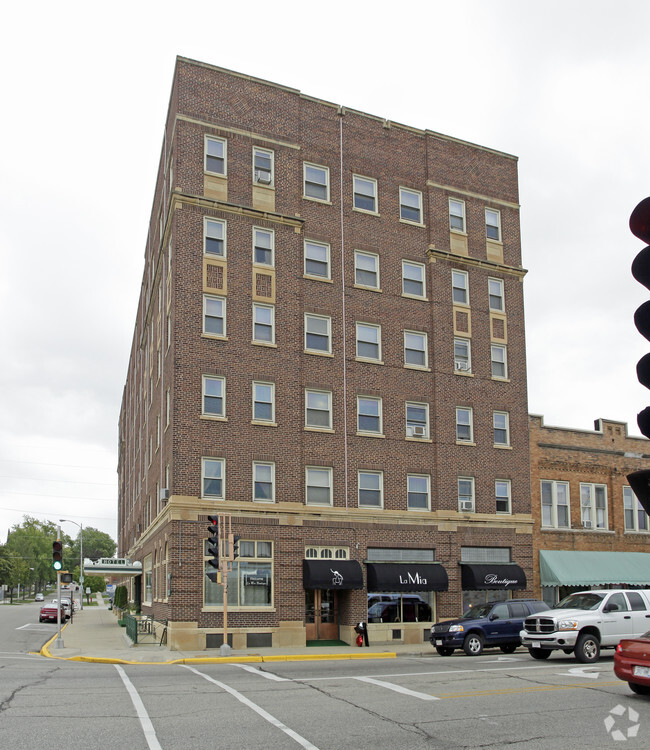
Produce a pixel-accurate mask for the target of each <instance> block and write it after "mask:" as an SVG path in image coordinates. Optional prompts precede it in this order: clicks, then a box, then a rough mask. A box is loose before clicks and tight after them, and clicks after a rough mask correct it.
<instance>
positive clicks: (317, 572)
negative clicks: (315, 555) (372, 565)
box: [302, 559, 363, 589]
mask: <svg viewBox="0 0 650 750" xmlns="http://www.w3.org/2000/svg"><path fill="white" fill-rule="evenodd" d="M302 585H303V588H305V589H362V588H363V571H362V570H361V565H359V563H358V562H357V561H356V560H335V559H331V560H303V561H302Z"/></svg>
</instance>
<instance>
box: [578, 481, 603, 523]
mask: <svg viewBox="0 0 650 750" xmlns="http://www.w3.org/2000/svg"><path fill="white" fill-rule="evenodd" d="M580 520H581V521H582V526H583V528H585V529H606V528H607V486H606V485H604V484H591V483H587V482H584V483H582V482H581V483H580Z"/></svg>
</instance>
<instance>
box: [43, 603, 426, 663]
mask: <svg viewBox="0 0 650 750" xmlns="http://www.w3.org/2000/svg"><path fill="white" fill-rule="evenodd" d="M100 598H101V597H100ZM61 642H62V644H63V646H62V647H61V646H59V645H57V643H58V638H57V636H56V635H55V636H54V638H52V639H50V640H49V641H48V642H47V643H46V644H45V645H44V646H43V648H42V649H41V651H40V653H41V655H42V656H46V657H48V658H51V659H66V660H69V661H89V662H98V663H106V664H183V663H195V664H196V663H216V664H219V663H229V662H239V663H244V662H248V663H250V662H271V661H310V660H323V659H386V658H388V659H394V658H396V657H397V656H431V655H433V653H435V652H434V650H433V648H432V647H431V645H430V644H428V643H420V644H414V645H403V644H382V645H379V646H370V647H362V648H359V647H358V646H321V647H309V648H306V647H293V648H250V649H242V650H234V649H233V651H232V652H231V655H230V656H219V649H209V650H207V651H170V650H169V649H168V648H167V646H158V645H155V644H149V643H147V644H138V645H133V644H132V643H131V640H130V639H129V638H128V637H127V635H126V632H125V629H124V628H122V627H120V626H119V625H118V624H117V618H116V617H115V615H114V613H113V612H112V611H111V610H109V609H108V607H107V606H106V604H104V602H103V600H102V603H101V604H99V606H93V607H85V608H84V609H83V610H82V611H77V612H75V614H74V621H73V622H72V623H68V624H67V625H66V626H65V627H63V628H62V629H61Z"/></svg>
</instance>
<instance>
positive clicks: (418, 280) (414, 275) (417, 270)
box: [402, 260, 426, 299]
mask: <svg viewBox="0 0 650 750" xmlns="http://www.w3.org/2000/svg"><path fill="white" fill-rule="evenodd" d="M402 294H406V295H407V296H409V297H420V298H421V299H423V298H424V297H425V296H426V289H425V287H424V264H422V263H413V262H411V261H409V260H403V261H402Z"/></svg>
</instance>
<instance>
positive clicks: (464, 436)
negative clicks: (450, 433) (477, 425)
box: [456, 406, 474, 443]
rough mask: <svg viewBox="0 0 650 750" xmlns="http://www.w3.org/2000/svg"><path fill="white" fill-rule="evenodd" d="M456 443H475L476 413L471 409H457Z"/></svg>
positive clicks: (460, 407) (458, 407)
mask: <svg viewBox="0 0 650 750" xmlns="http://www.w3.org/2000/svg"><path fill="white" fill-rule="evenodd" d="M456 442H457V443H473V442H474V411H473V409H472V408H471V407H465V406H457V407H456Z"/></svg>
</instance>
